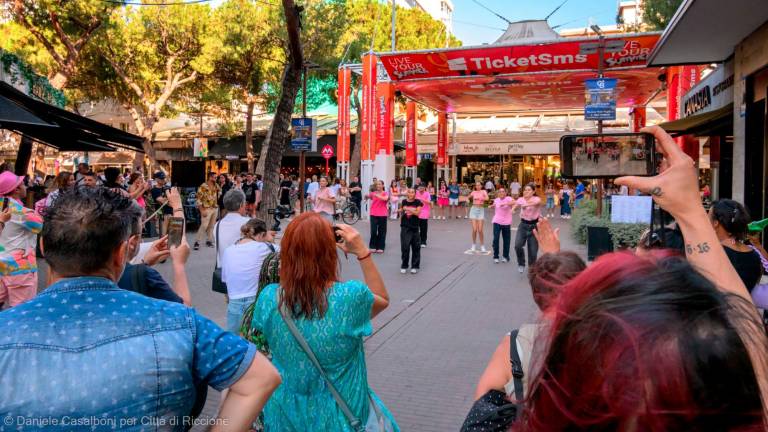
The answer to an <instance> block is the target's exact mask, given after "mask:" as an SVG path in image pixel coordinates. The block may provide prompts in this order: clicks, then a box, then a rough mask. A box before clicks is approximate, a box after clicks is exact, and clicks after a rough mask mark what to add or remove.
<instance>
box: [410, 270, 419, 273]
mask: <svg viewBox="0 0 768 432" xmlns="http://www.w3.org/2000/svg"><path fill="white" fill-rule="evenodd" d="M418 272H419V269H411V274H416V273H418Z"/></svg>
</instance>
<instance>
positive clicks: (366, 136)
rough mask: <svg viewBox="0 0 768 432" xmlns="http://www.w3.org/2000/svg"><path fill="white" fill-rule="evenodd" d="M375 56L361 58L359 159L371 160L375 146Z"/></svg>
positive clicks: (369, 55) (368, 55)
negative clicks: (361, 99)
mask: <svg viewBox="0 0 768 432" xmlns="http://www.w3.org/2000/svg"><path fill="white" fill-rule="evenodd" d="M376 62H377V60H376V56H375V55H373V54H366V55H364V56H363V102H362V103H363V118H362V119H359V120H358V123H359V124H360V128H359V129H360V131H361V133H362V135H361V137H360V143H361V146H360V159H361V160H372V159H373V150H374V148H375V146H376V134H375V131H376V129H375V128H376V108H375V106H374V103H375V99H376Z"/></svg>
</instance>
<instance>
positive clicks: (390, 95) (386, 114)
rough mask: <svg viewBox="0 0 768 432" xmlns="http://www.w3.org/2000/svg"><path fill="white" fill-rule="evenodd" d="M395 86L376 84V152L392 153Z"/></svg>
mask: <svg viewBox="0 0 768 432" xmlns="http://www.w3.org/2000/svg"><path fill="white" fill-rule="evenodd" d="M394 99H395V86H394V85H392V84H391V83H388V82H387V83H378V84H376V152H375V154H374V156H375V155H376V154H392V150H393V146H394V142H393V141H392V134H393V133H394V130H393V129H394V127H395V107H394Z"/></svg>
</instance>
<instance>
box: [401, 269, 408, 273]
mask: <svg viewBox="0 0 768 432" xmlns="http://www.w3.org/2000/svg"><path fill="white" fill-rule="evenodd" d="M407 271H408V269H400V274H405V273H406V272H407Z"/></svg>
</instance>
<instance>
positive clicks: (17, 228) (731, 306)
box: [0, 127, 768, 432]
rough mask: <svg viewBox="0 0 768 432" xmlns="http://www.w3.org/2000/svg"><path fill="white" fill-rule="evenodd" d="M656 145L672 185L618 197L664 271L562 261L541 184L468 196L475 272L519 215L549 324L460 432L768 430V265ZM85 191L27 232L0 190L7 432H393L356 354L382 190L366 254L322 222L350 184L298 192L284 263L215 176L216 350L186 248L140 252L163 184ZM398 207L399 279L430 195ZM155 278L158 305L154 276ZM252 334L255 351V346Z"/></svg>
mask: <svg viewBox="0 0 768 432" xmlns="http://www.w3.org/2000/svg"><path fill="white" fill-rule="evenodd" d="M648 131H649V132H651V133H654V134H655V136H656V138H657V141H658V143H659V146H660V148H659V150H660V152H661V153H662V154H663V155H664V158H665V165H664V166H665V168H666V169H665V170H664V172H663V173H661V174H660V175H658V176H655V177H642V178H641V177H624V178H619V179H616V181H615V183H616V184H617V185H620V186H626V187H628V188H629V189H632V190H640V191H644V192H647V193H650V194H651V195H652V196H653V199H654V200H655V201H656V202H657V203H658V204H659V205H660V206H661V207H663V208H664V209H665V210H666V211H668V212H669V213H670V214H671V215H672V217H674V219H675V223H676V224H677V229H679V231H680V233H681V235H682V238H683V240H684V241H683V243H682V245H681V247H680V250H670V249H659V248H658V245H657V244H656V243H655V242H654V241H653V236H652V235H648V236H646V237H647V238H646V240H644V241H641V242H640V243H639V246H638V249H637V250H636V251H634V252H630V251H624V252H619V253H613V254H608V255H605V256H603V257H601V258H599V259H598V260H597V261H596V262H594V263H593V264H592V265H590V266H586V264H585V263H584V262H583V261H582V259H581V258H580V257H579V256H578V255H577V254H575V253H573V252H569V251H562V250H560V249H561V248H560V241H559V238H558V232H557V230H555V229H553V228H552V226H551V224H550V222H549V220H548V219H547V218H545V217H544V216H545V215H546V214H545V212H547V211H548V210H549V207H548V204H547V201H548V198H549V197H548V196H547V195H546V191H547V190H553V189H555V188H554V186H546V187H545V188H544V191H545V195H544V198H542V197H540V196H539V195H538V194H537V190H536V189H537V188H536V186H535V185H533V184H527V185H517V186H515V187H513V186H512V185H510V188H509V194H508V193H507V188H506V187H500V186H499V185H494V184H491V185H490V186H492V187H493V189H491V188H489V187H487V186H489V185H488V184H485V185H484V184H483V183H481V182H478V183H477V184H475V186H474V190H472V191H469V192H468V193H467V194H466V197H467V199H468V203H469V204H470V208H469V215H468V216H469V219H470V220H471V222H472V233H473V247H474V246H475V244H474V241H475V240H476V239H478V238H479V240H480V248H479V251H483V250H485V248H484V245H483V237H482V233H483V229H482V223H483V221H484V219H485V216H486V215H485V209H486V208H487V206H488V205H489V202H490V206H491V207H492V208H493V209H494V216H493V220H492V223H493V224H494V230H493V232H494V238H495V240H494V242H493V243H494V246H493V249H494V259H495V260H498V261H499V262H501V261H502V260H506V261H509V259H510V256H509V249H510V240H511V231H512V227H511V225H512V222H511V221H512V215H513V214H515V212H518V211H519V214H520V219H521V220H520V223H519V225H518V226H517V234H516V239H515V244H514V248H515V252H516V254H517V260H518V265H519V267H520V271H521V272H523V271H525V270H526V269H527V274H528V280H529V282H530V285H531V288H532V294H533V298H534V301H535V303H536V304H537V306H538V307H539V309H540V311H541V314H540V317H539V318H538V319H537V320H536V321H535V322H533V323H530V324H527V325H525V326H523V327H521V328H520V329H516V330H514V331H512V332H510V334H509V335H507V336H505V337H504V338H503V339H502V341H501V343H500V344H499V346H498V348H497V349H496V351H495V353H494V354H493V356H492V359H491V361H490V362H489V364H488V366H487V367H486V370H485V372H484V373H483V374H482V377H481V378H480V380H479V382H478V385H477V389H476V391H475V399H476V402H475V404H474V406H473V408H472V411H470V414H469V415H468V417H467V420H466V422H465V424H464V428H463V430H467V431H487V430H514V431H553V430H605V431H608V430H643V431H645V430H648V431H668V430H745V431H746V430H755V431H757V430H765V429H766V425H768V409H767V407H768V405H767V404H768V340H767V339H766V328H765V327H764V322H762V321H761V319H760V316H759V315H758V310H757V308H758V307H761V308H765V307H766V306H768V305H766V304H765V303H763V302H765V301H766V299H765V298H764V297H761V295H764V294H760V293H761V292H764V291H765V290H764V289H763V288H761V287H760V285H759V281H760V278H761V276H762V275H763V274H764V272H765V271H768V256H766V252H765V251H764V250H763V249H762V247H761V246H759V242H756V241H754V240H752V239H750V238H749V237H748V231H747V223H748V222H749V215H748V213H747V211H746V209H744V207H743V206H741V204H739V203H738V202H735V201H732V200H720V201H716V202H714V203H713V204H712V206H711V208H710V209H709V210H708V212H707V211H706V210H705V209H704V207H703V206H702V205H701V201H700V195H699V188H698V180H697V178H696V174H695V171H694V170H692V169H691V166H692V161H691V159H690V157H688V156H687V155H685V154H684V153H683V152H682V151H681V150H680V148H679V147H678V146H677V145H676V144H675V142H674V140H673V139H672V138H670V137H669V136H668V135H666V134H665V133H664V132H663V131H662V130H661V129H658V128H655V127H654V128H650V129H648ZM78 173H79V174H81V175H80V176H78V175H77V174H78ZM78 173H75V174H74V175H71V174H70V175H60V177H59V178H57V179H56V181H55V182H54V184H55V187H54V188H53V189H52V190H51V194H50V195H49V197H46V198H45V201H44V202H43V203H41V204H40V206H39V211H36V210H35V209H32V208H27V207H25V206H24V204H23V199H24V197H25V196H26V187H25V184H24V179H23V178H21V177H18V176H16V175H14V174H13V173H11V172H9V171H5V172H2V173H0V196H2V198H3V209H2V211H1V212H0V229H2V232H0V244H1V245H2V246H3V248H4V250H3V251H2V260H1V261H0V262H2V267H1V268H0V269H1V270H2V279H1V281H2V283H1V284H0V295H1V296H2V297H0V301H1V302H3V303H6V302H7V303H8V304H7V305H6V306H8V308H7V310H4V311H2V312H0V328H3V329H8V331H4V332H3V333H2V334H0V364H2V365H3V372H2V375H0V384H1V385H2V388H3V389H4V390H5V391H3V392H0V418H3V419H4V420H5V421H6V423H5V426H6V427H11V426H14V425H16V423H15V422H17V421H18V419H38V420H37V421H38V422H39V421H44V420H41V419H46V418H47V419H59V421H61V419H64V418H70V419H75V420H77V419H79V421H81V422H85V423H78V424H77V427H74V428H73V427H71V425H70V424H65V423H59V424H55V425H54V427H56V428H58V429H61V430H70V429H78V428H80V429H86V428H87V429H91V430H107V429H110V430H112V429H117V430H146V429H149V428H152V429H157V430H187V429H189V428H190V427H191V426H193V425H194V421H193V420H192V419H194V418H195V416H196V415H198V414H199V413H200V409H201V408H202V404H203V403H204V402H205V393H206V391H207V388H208V387H209V386H210V387H213V388H215V389H217V390H221V391H222V399H221V402H220V405H219V407H218V412H217V418H216V419H215V421H213V422H211V423H209V424H210V425H211V426H212V427H211V429H212V430H239V431H240V430H241V431H245V430H250V429H252V428H253V427H254V424H257V425H258V427H260V428H263V429H264V430H266V431H297V432H298V431H308V430H319V431H358V430H366V431H372V432H373V431H398V430H399V427H398V425H397V422H396V420H395V417H394V415H393V414H392V413H391V412H390V411H389V410H388V409H387V407H386V406H385V405H384V404H383V403H382V401H381V400H380V399H379V398H378V397H377V396H376V394H375V393H374V392H373V391H372V389H371V388H370V386H369V384H368V378H367V376H368V373H369V371H368V370H367V368H366V361H365V351H364V344H363V340H364V339H363V338H364V337H366V336H369V335H371V334H372V332H373V328H372V323H371V320H372V319H373V318H374V317H375V316H377V315H378V314H380V313H381V312H382V311H384V310H385V309H386V308H387V307H388V306H389V302H390V298H389V293H388V290H387V287H386V285H385V283H384V280H383V278H382V276H381V274H380V272H379V270H378V268H377V265H376V262H375V261H374V260H373V259H372V255H373V254H374V253H377V252H380V251H383V250H385V244H384V243H381V240H382V239H381V237H380V236H382V235H386V224H387V223H386V222H387V219H388V218H391V217H392V210H391V206H392V203H393V202H394V200H393V199H392V185H391V186H390V189H389V190H387V189H386V188H385V186H384V184H383V182H380V181H379V182H376V183H375V187H374V188H372V189H371V190H369V191H368V192H367V193H365V194H363V193H362V191H360V192H361V196H360V199H361V200H362V199H370V200H372V201H371V208H372V209H374V208H375V211H372V212H371V215H372V216H371V217H372V218H373V217H376V218H383V219H378V220H377V223H376V224H377V226H376V232H375V233H374V232H373V228H374V223H373V219H372V223H371V229H372V233H371V241H373V240H374V238H375V240H376V241H375V244H372V243H369V244H368V245H367V246H366V242H365V241H364V239H363V238H362V236H361V235H360V233H359V232H358V231H357V230H356V229H354V228H353V227H351V226H348V225H344V224H334V220H333V215H334V210H333V208H334V204H333V203H332V202H331V200H332V199H335V197H336V196H337V191H338V190H340V189H341V188H342V186H341V182H339V183H338V184H339V188H338V189H337V191H333V187H334V186H335V185H336V183H334V184H333V185H329V182H328V179H325V178H320V179H318V181H317V188H316V189H315V190H311V191H308V192H307V193H308V194H309V195H311V196H312V198H311V199H312V200H314V201H316V203H315V205H314V211H310V212H304V213H303V214H300V215H298V216H296V217H295V218H293V219H292V220H291V221H290V222H289V223H288V224H287V226H286V228H285V231H284V234H283V236H282V239H281V241H280V244H279V245H277V244H275V237H274V236H275V232H274V231H271V230H270V228H269V227H268V226H267V225H266V223H265V221H262V220H259V219H256V218H253V217H251V214H252V212H253V209H254V208H255V206H257V205H258V201H254V202H253V203H252V202H249V198H248V193H249V192H247V191H246V190H245V189H246V188H245V187H244V184H245V183H243V182H242V181H240V182H238V181H237V179H235V181H234V182H232V184H231V185H230V186H229V187H228V188H227V190H226V191H224V187H225V186H227V179H226V178H224V179H223V181H222V180H221V176H217V175H215V174H213V175H210V176H209V177H208V178H207V181H206V183H205V184H204V185H202V186H201V189H202V194H201V193H200V192H201V191H200V190H198V194H197V200H198V203H197V204H198V206H199V207H201V208H202V209H204V210H208V211H210V212H211V213H214V214H215V216H206V217H209V218H210V221H209V222H208V225H206V226H205V227H202V226H201V228H200V231H199V232H203V233H204V235H206V236H208V237H198V238H199V241H203V240H204V239H207V241H209V242H214V244H213V247H216V248H217V250H216V261H217V264H216V267H217V268H218V269H219V270H220V272H219V274H220V279H221V282H222V283H223V284H224V285H225V294H226V300H227V303H228V306H227V325H226V327H227V330H224V329H222V328H220V327H219V326H218V325H216V324H215V323H213V322H212V321H210V320H209V319H208V318H206V317H203V316H201V315H200V314H198V313H197V312H196V311H195V310H194V309H192V308H190V307H188V306H190V305H192V303H193V298H192V296H191V293H190V290H189V282H188V279H187V274H186V268H187V260H188V259H189V256H190V251H191V249H192V248H190V246H189V245H188V243H187V240H186V237H185V236H182V237H181V240H180V242H179V243H178V244H172V243H171V241H170V239H169V236H167V235H163V236H161V237H160V238H159V239H157V240H155V241H153V242H146V243H142V227H143V225H144V223H145V221H146V219H147V218H148V217H151V216H152V215H148V214H147V212H146V211H145V209H144V208H143V206H142V204H141V202H140V201H141V198H145V199H146V197H147V196H153V195H154V194H153V193H152V192H151V191H152V190H153V189H154V188H157V187H160V188H161V189H163V188H164V183H162V184H161V182H158V181H157V180H164V177H163V176H161V175H159V174H158V173H156V174H155V175H154V176H153V178H154V179H153V181H152V182H151V183H152V184H151V185H150V182H145V181H144V180H143V179H142V180H139V178H140V177H141V175H139V176H136V175H134V174H136V173H130V174H129V175H128V179H127V180H130V185H128V184H121V180H120V178H119V177H123V180H122V181H123V182H125V180H126V179H125V176H124V175H123V174H121V173H119V172H118V173H117V174H118V177H115V176H114V175H113V174H114V173H113V172H110V173H109V175H106V176H105V179H103V180H101V181H100V183H101V184H100V185H99V180H95V184H94V185H91V184H90V181H87V180H85V179H86V178H87V177H89V176H88V173H87V172H86V173H80V171H79V170H78ZM105 174H106V173H105ZM161 177H162V179H161ZM73 178H74V182H73V181H72V179H73ZM241 179H242V177H241ZM78 180H80V181H79V183H78ZM248 181H249V180H248V176H245V182H246V183H247V182H248ZM288 181H290V180H288ZM286 183H287V181H286ZM356 184H359V182H358V181H355V182H353V183H351V184H350V185H349V186H344V187H346V188H347V189H353V188H359V186H354V185H356ZM453 185H454V184H445V183H444V182H440V183H439V184H438V191H437V193H438V199H441V198H446V197H445V196H444V195H446V191H447V195H448V196H447V199H448V205H449V206H450V205H451V200H452V198H451V194H450V187H451V186H453ZM394 186H395V187H397V196H398V200H397V207H396V210H395V211H396V215H397V217H399V218H400V229H401V232H400V234H401V235H400V240H401V253H402V255H403V256H402V258H403V260H402V265H401V272H402V273H406V272H407V270H408V269H410V271H411V273H416V272H418V270H419V266H420V254H421V251H422V245H424V244H425V243H426V229H424V232H423V233H422V226H423V225H422V221H426V220H429V218H430V214H429V213H427V214H426V216H425V217H422V215H423V214H424V210H425V207H426V208H429V207H430V203H431V202H432V200H431V197H432V194H430V191H429V184H426V185H424V184H418V185H416V186H417V187H416V188H414V187H403V186H401V185H400V184H399V183H396V184H395V185H394ZM286 187H287V188H289V190H288V193H289V198H290V189H291V188H292V187H288V186H286ZM206 189H208V190H206ZM281 190H282V188H281ZM401 191H402V192H404V197H403V198H402V199H401V198H400V194H401ZM441 191H442V195H443V196H441V195H440V193H441ZM577 191H578V189H576V191H574V194H577V193H578V192H577ZM147 193H149V195H146V194H147ZM461 193H462V192H461V190H460V191H459V194H460V195H459V196H461ZM206 194H208V195H206ZM491 194H492V195H493V200H492V201H491V199H490V198H491ZM51 195H52V196H51ZM510 195H511V196H510ZM318 197H319V198H318ZM49 198H50V199H49ZM153 199H155V200H158V201H159V200H160V199H162V200H163V203H162V205H163V206H164V207H167V208H169V209H170V213H169V214H170V215H172V216H173V217H177V218H183V217H184V216H185V215H184V211H183V208H182V202H181V196H180V194H179V192H178V190H176V188H165V190H163V191H162V193H160V194H159V195H158V196H157V197H154V198H153ZM281 199H282V198H281ZM350 199H351V195H350ZM569 199H570V197H569ZM575 199H576V197H575V196H574V200H575ZM326 203H327V204H328V205H326ZM145 204H146V203H145ZM252 204H255V205H252ZM35 207H37V206H35ZM219 208H221V209H223V211H222V212H221V213H219V212H218V209H219ZM329 208H330V209H331V213H329V212H328V210H329ZM373 213H376V214H375V215H374V214H373ZM549 214H551V213H549ZM329 215H330V216H331V217H329ZM441 220H442V218H441ZM478 225H479V228H478ZM424 226H426V224H425V225H424ZM382 231H383V232H382ZM211 232H213V237H210V235H211ZM374 234H375V237H374ZM38 239H39V242H38ZM500 243H503V245H500ZM500 246H501V247H500ZM526 252H527V256H526ZM539 252H541V253H542V256H541V257H539V256H538V253H539ZM339 253H342V254H346V255H352V256H354V257H356V260H354V261H356V262H357V263H358V265H359V266H360V271H361V274H362V280H344V279H343V278H342V277H341V275H340V268H339ZM38 254H39V255H40V256H42V257H44V260H45V261H46V263H47V265H48V266H49V268H50V271H49V275H48V280H47V282H46V286H47V288H46V289H45V290H44V291H43V292H41V293H39V294H38V293H37V292H36V281H35V282H34V287H35V288H34V289H32V290H31V292H30V289H29V287H30V286H32V284H33V282H32V279H34V278H36V271H35V269H36V257H37V255H38ZM526 258H527V260H526ZM167 259H170V260H171V266H172V269H173V281H172V283H170V284H169V283H167V282H166V281H165V280H164V279H163V277H162V276H161V275H160V274H159V272H157V271H156V270H154V269H153V268H152V266H154V265H156V264H157V263H159V262H161V261H163V260H167ZM276 261H277V263H278V264H277V265H275V262H276ZM265 269H269V271H268V272H267V270H265ZM267 273H268V274H267ZM215 274H216V272H214V275H215ZM30 275H33V276H30ZM244 329H245V331H244ZM251 332H254V334H258V335H259V341H260V343H259V344H254V343H253V340H252V339H251V338H250V337H247V336H245V335H248V334H251ZM257 345H258V346H257ZM265 347H267V348H268V349H265ZM510 360H511V362H510ZM404 366H405V367H406V369H407V365H404ZM370 372H372V373H375V371H370ZM457 373H459V371H457ZM510 406H511V407H512V408H513V409H510ZM488 413H490V415H489V414H488ZM8 418H10V419H11V422H14V423H11V424H9V423H8V422H7V421H8V420H7V419H8ZM49 421H50V420H49ZM147 421H150V422H151V423H146V422H147ZM255 422H256V423H255ZM49 425H51V423H47V424H46V425H44V426H43V427H36V426H34V425H33V427H32V428H36V429H45V428H46V427H45V426H49ZM16 426H18V425H16ZM22 426H23V425H22ZM491 426H493V427H494V428H495V427H497V426H498V427H499V428H495V429H490V427H491ZM14 429H18V427H14Z"/></svg>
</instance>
